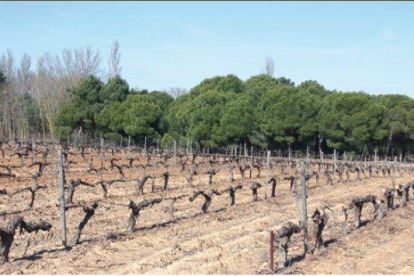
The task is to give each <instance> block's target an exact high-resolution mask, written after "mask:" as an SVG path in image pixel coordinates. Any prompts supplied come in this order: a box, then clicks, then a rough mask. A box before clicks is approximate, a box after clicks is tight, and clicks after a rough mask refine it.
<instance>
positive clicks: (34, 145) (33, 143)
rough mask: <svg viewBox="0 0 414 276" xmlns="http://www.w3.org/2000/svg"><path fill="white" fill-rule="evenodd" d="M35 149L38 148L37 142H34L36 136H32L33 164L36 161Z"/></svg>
mask: <svg viewBox="0 0 414 276" xmlns="http://www.w3.org/2000/svg"><path fill="white" fill-rule="evenodd" d="M35 147H36V144H35V141H34V136H33V134H32V163H34V160H35V158H34V150H35Z"/></svg>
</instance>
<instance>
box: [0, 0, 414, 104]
mask: <svg viewBox="0 0 414 276" xmlns="http://www.w3.org/2000/svg"><path fill="white" fill-rule="evenodd" d="M114 39H117V40H118V41H119V43H120V46H121V48H120V50H121V54H122V58H121V63H122V76H123V77H124V78H125V79H127V81H128V83H129V84H130V86H131V87H139V88H147V89H150V90H155V89H158V90H163V89H168V88H169V87H185V88H191V87H193V86H194V85H196V84H198V83H199V82H200V81H202V80H203V79H205V78H208V77H212V76H216V75H226V74H231V73H232V74H235V75H237V76H239V77H240V78H241V79H243V80H245V79H247V78H249V77H250V76H252V75H256V74H259V73H261V72H263V67H264V61H265V58H266V56H272V57H273V59H274V61H275V75H276V76H277V77H279V76H285V77H288V78H290V79H292V80H293V81H294V82H295V83H300V82H302V81H304V80H307V79H314V80H317V81H318V82H320V83H321V84H323V85H324V86H325V87H326V88H329V89H337V90H342V91H365V92H368V93H371V94H381V93H382V94H384V93H400V94H407V95H409V96H411V97H414V81H413V79H414V78H413V77H414V2H339V3H338V2H335V3H334V2H238V3H237V2H155V3H151V2H0V53H2V52H4V51H5V50H6V49H7V48H10V49H12V51H13V53H14V55H15V56H16V57H20V56H21V55H22V54H23V53H24V52H27V53H28V54H29V55H30V56H31V57H32V59H37V57H39V56H40V55H41V54H42V53H44V52H46V51H50V52H52V53H59V52H60V51H61V50H62V49H64V48H75V47H80V46H91V47H93V48H95V49H99V51H100V53H101V55H102V57H103V58H104V61H103V62H102V66H105V67H106V58H107V56H108V55H109V49H110V47H111V44H112V41H113V40H114ZM33 64H35V62H33Z"/></svg>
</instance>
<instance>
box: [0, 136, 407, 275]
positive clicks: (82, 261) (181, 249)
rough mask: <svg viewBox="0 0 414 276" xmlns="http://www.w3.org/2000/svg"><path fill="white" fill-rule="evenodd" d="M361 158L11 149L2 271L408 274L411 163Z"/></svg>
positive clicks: (0, 208)
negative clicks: (402, 253) (378, 259)
mask: <svg viewBox="0 0 414 276" xmlns="http://www.w3.org/2000/svg"><path fill="white" fill-rule="evenodd" d="M357 159H358V160H351V159H350V158H349V159H348V158H346V156H343V157H342V158H337V156H336V154H334V156H332V158H330V157H329V158H328V157H326V158H324V159H319V158H318V159H316V158H311V157H310V156H309V155H308V156H306V155H305V156H303V158H297V157H295V156H290V154H289V156H288V157H282V156H280V155H278V154H277V153H275V152H255V151H254V150H247V149H246V148H245V149H244V151H243V152H242V151H241V147H240V151H237V149H236V150H235V151H233V150H232V151H231V152H226V153H221V154H218V153H217V154H213V153H208V152H206V151H202V152H191V151H190V152H189V151H188V147H187V149H180V148H178V149H177V148H175V147H174V149H171V150H160V149H158V148H155V147H154V148H152V147H148V148H147V146H145V147H135V146H128V147H108V146H104V145H102V146H95V147H92V146H69V145H56V144H52V143H35V142H32V143H20V142H15V141H10V142H8V143H2V144H1V151H0V160H1V162H0V216H1V218H0V220H1V222H0V236H1V244H0V246H1V252H0V254H1V256H0V263H1V265H0V272H1V273H2V274H8V273H47V274H55V273H59V274H63V273H64V274H66V273H85V274H86V273H151V274H155V273H162V274H165V273H173V274H183V273H184V274H189V273H192V274H193V273H197V274H214V273H215V274H219V273H230V274H258V273H260V274H270V273H380V272H382V273H387V272H388V273H390V272H394V273H395V272H396V271H398V272H401V273H404V272H405V273H413V272H414V267H413V264H412V263H410V262H409V259H408V257H405V255H407V256H409V255H410V254H409V252H413V249H412V248H409V246H408V245H410V244H412V241H413V237H412V235H410V231H412V230H413V226H411V223H410V221H412V219H413V218H414V208H413V204H412V198H413V197H414V182H413V181H412V180H413V176H414V165H413V164H412V163H407V162H406V161H405V162H397V161H396V160H393V161H389V160H382V159H381V158H379V157H378V158H377V156H375V157H369V158H368V160H367V159H366V158H365V159H364V158H357ZM399 161H401V160H399ZM304 214H306V215H304ZM63 230H65V231H63ZM269 249H270V250H269ZM399 250H401V252H406V254H404V255H403V256H401V254H398V253H399V252H398V251H399ZM305 253H306V254H305ZM377 258H381V262H380V263H378V265H376V266H372V262H373V261H377ZM367 264H368V266H367ZM369 264H371V266H369ZM395 269H397V270H395Z"/></svg>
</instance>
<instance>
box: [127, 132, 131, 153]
mask: <svg viewBox="0 0 414 276" xmlns="http://www.w3.org/2000/svg"><path fill="white" fill-rule="evenodd" d="M128 150H129V151H131V135H128Z"/></svg>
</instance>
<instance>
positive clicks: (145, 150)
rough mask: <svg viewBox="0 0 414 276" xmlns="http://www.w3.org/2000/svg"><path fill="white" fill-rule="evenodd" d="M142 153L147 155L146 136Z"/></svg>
mask: <svg viewBox="0 0 414 276" xmlns="http://www.w3.org/2000/svg"><path fill="white" fill-rule="evenodd" d="M144 152H145V154H146V153H147V136H145V144H144Z"/></svg>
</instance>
